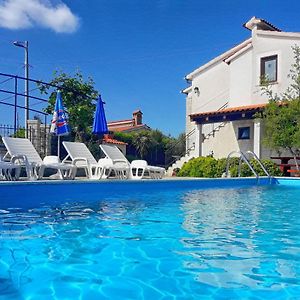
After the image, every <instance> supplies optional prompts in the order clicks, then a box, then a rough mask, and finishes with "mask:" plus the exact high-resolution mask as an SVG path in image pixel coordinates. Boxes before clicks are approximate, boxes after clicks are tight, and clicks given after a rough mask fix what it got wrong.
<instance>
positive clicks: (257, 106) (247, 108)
mask: <svg viewBox="0 0 300 300" xmlns="http://www.w3.org/2000/svg"><path fill="white" fill-rule="evenodd" d="M266 105H267V103H263V104H253V105H245V106H237V107H229V108H225V109H222V110H214V111H208V112H203V113H196V114H191V115H190V117H191V119H194V118H197V117H208V116H217V115H224V114H230V113H236V112H248V111H253V110H259V109H261V108H264V107H265V106H266Z"/></svg>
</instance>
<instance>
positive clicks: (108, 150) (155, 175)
mask: <svg viewBox="0 0 300 300" xmlns="http://www.w3.org/2000/svg"><path fill="white" fill-rule="evenodd" d="M100 148H101V150H102V151H103V152H104V154H105V155H106V156H107V157H108V158H110V159H111V160H112V162H113V163H114V164H115V165H118V164H122V165H124V166H126V167H127V169H128V168H129V171H130V172H129V174H128V175H127V177H129V178H131V179H143V178H152V179H161V178H162V177H163V176H164V174H165V169H164V168H160V167H155V166H149V165H148V163H147V161H145V160H134V161H132V162H131V164H130V163H129V162H128V160H127V158H126V157H125V156H124V154H123V153H122V152H121V151H120V150H119V148H118V147H116V146H111V145H100Z"/></svg>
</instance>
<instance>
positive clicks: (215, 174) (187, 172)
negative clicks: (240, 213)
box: [177, 157, 282, 178]
mask: <svg viewBox="0 0 300 300" xmlns="http://www.w3.org/2000/svg"><path fill="white" fill-rule="evenodd" d="M250 162H251V165H252V166H253V168H254V170H255V171H256V173H257V174H258V175H259V176H265V173H264V171H263V170H262V168H261V167H260V166H259V164H258V162H257V161H256V160H255V159H251V160H250ZM261 162H262V164H263V165H264V167H265V168H266V169H267V171H268V172H269V174H270V175H271V176H282V172H281V171H280V169H279V168H278V166H277V165H276V164H275V163H274V162H273V161H271V160H268V159H262V160H261ZM238 164H239V158H237V157H232V158H230V164H229V166H230V168H229V172H230V176H231V177H237V176H238ZM225 171H226V158H221V159H215V158H213V157H197V158H192V159H191V160H189V161H188V162H187V163H185V164H184V165H183V166H182V168H181V169H180V170H179V172H178V173H177V176H179V177H205V178H220V177H222V175H223V173H224V172H225ZM241 176H242V177H251V176H254V174H253V173H252V171H251V170H250V168H249V167H248V166H247V164H246V163H244V162H243V163H242V167H241Z"/></svg>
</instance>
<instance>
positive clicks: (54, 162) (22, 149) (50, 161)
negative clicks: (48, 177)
mask: <svg viewBox="0 0 300 300" xmlns="http://www.w3.org/2000/svg"><path fill="white" fill-rule="evenodd" d="M2 140H3V143H4V145H5V147H6V149H7V153H6V155H5V157H6V158H7V157H8V156H10V158H11V162H12V163H16V164H19V165H20V166H24V167H25V169H26V175H27V178H28V179H29V180H35V179H41V178H42V177H43V176H44V171H45V169H46V168H49V169H55V170H58V173H59V176H60V178H61V179H74V177H75V174H76V167H74V166H73V165H71V164H64V163H61V162H60V161H59V159H58V157H56V159H54V157H53V156H50V157H49V156H48V157H47V156H46V157H45V158H44V160H42V159H41V157H40V155H39V154H38V153H37V151H36V149H35V148H34V146H33V145H32V143H31V142H30V140H28V139H22V138H11V137H3V138H2Z"/></svg>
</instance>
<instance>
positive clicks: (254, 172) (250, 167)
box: [225, 150, 271, 178]
mask: <svg viewBox="0 0 300 300" xmlns="http://www.w3.org/2000/svg"><path fill="white" fill-rule="evenodd" d="M234 154H238V155H240V158H239V166H238V177H241V168H242V161H244V162H245V163H246V165H247V166H248V167H249V169H250V170H251V171H252V173H253V174H254V175H255V177H256V178H259V175H258V174H257V172H256V171H255V170H254V168H253V166H252V165H251V163H250V161H249V160H248V159H247V157H246V155H247V154H248V155H250V156H252V157H253V158H254V159H255V160H256V161H257V162H258V164H259V166H260V167H261V168H262V170H263V171H264V173H265V174H266V176H268V177H269V178H271V175H270V174H269V172H268V171H267V170H266V168H265V167H264V165H263V164H262V162H261V161H260V159H259V158H258V157H257V155H256V154H255V153H254V152H252V151H250V150H249V151H246V152H245V153H244V152H242V151H232V152H230V153H229V154H228V156H227V159H226V171H225V177H229V167H230V158H231V156H232V155H234Z"/></svg>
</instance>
